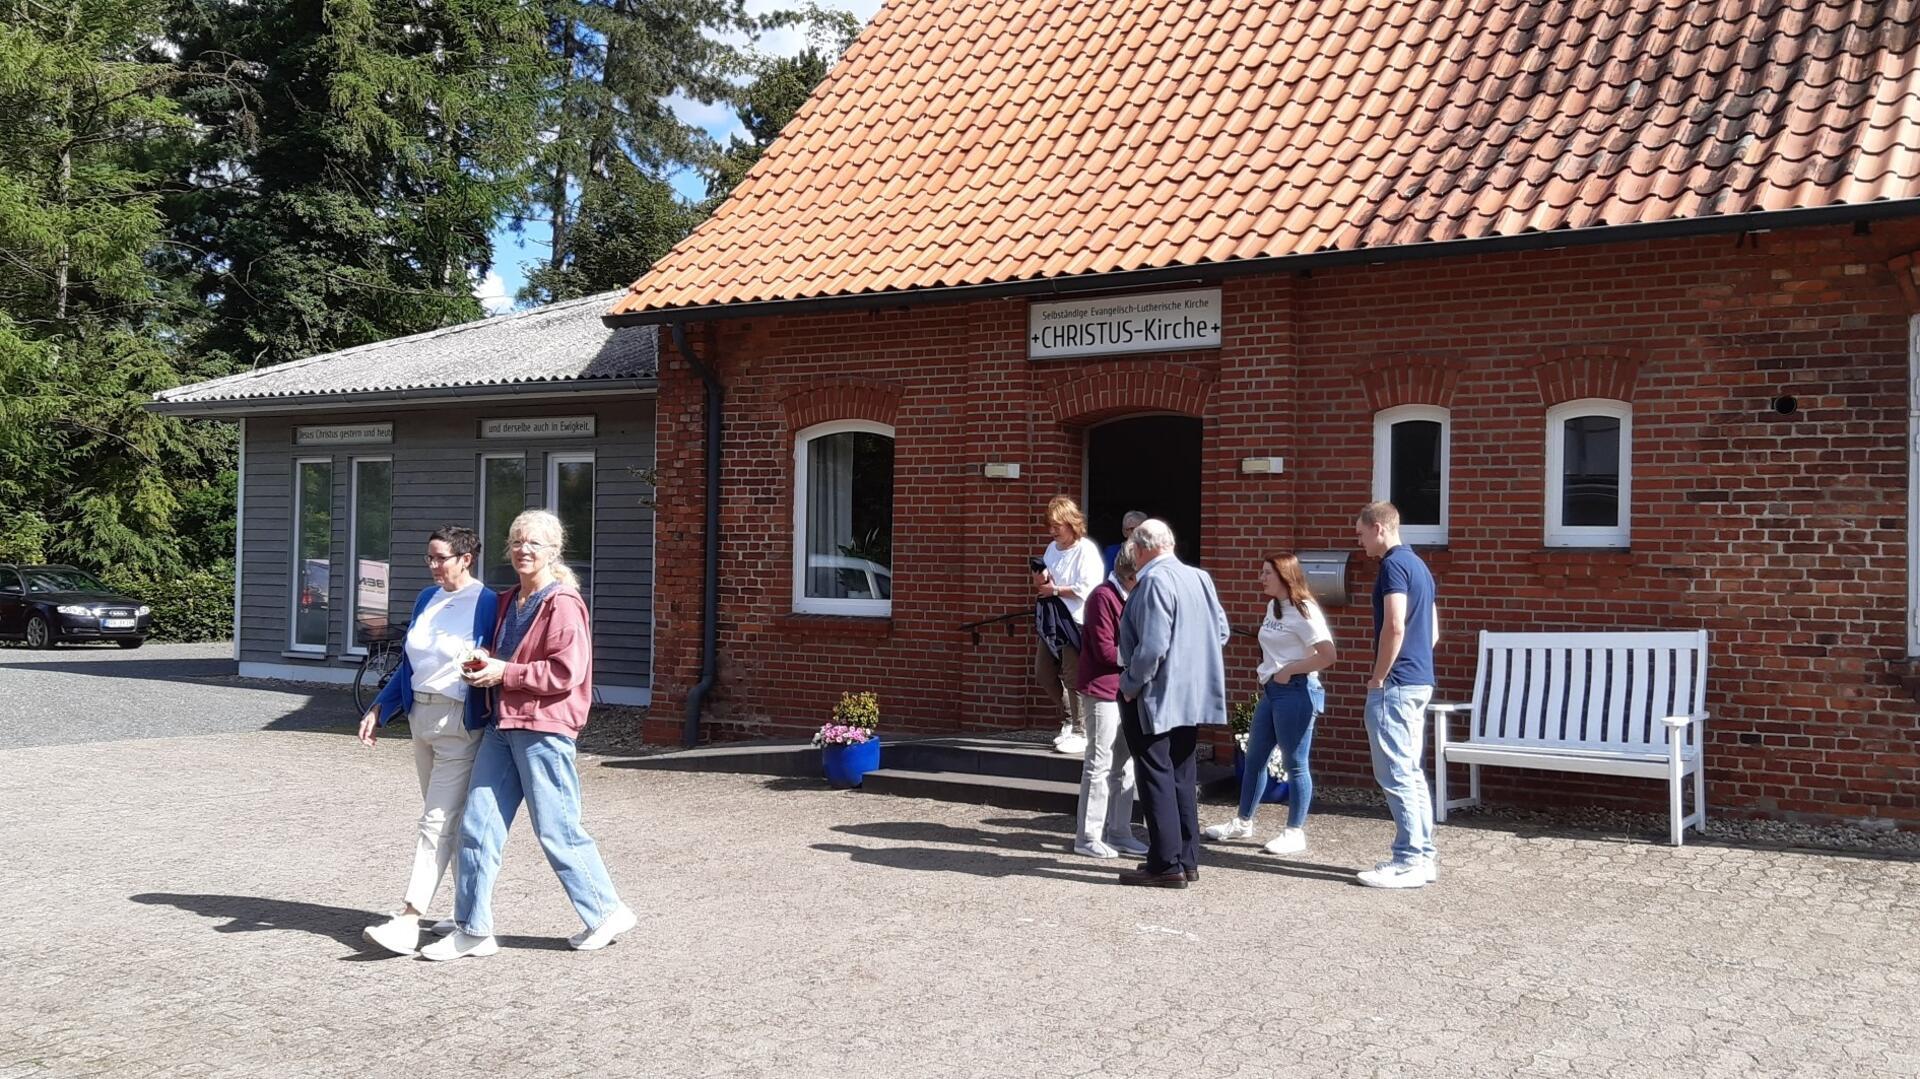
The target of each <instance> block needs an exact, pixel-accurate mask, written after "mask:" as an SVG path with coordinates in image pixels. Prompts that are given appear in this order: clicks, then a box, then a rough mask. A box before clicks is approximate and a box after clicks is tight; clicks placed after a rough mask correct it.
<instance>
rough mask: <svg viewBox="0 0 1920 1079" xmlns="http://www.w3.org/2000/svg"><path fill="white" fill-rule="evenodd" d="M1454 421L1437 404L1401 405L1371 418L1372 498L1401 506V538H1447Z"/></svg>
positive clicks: (1433, 541) (1438, 541)
mask: <svg viewBox="0 0 1920 1079" xmlns="http://www.w3.org/2000/svg"><path fill="white" fill-rule="evenodd" d="M1452 459H1453V423H1452V421H1451V419H1450V417H1449V415H1448V412H1447V410H1446V409H1444V408H1441V407H1439V406H1437V405H1401V406H1399V407H1397V408H1386V409H1381V410H1380V411H1379V412H1376V413H1374V417H1373V497H1374V498H1375V499H1376V500H1385V501H1388V502H1392V503H1393V505H1394V508H1395V509H1398V510H1399V511H1400V538H1401V539H1403V540H1405V541H1406V542H1408V543H1417V544H1442V543H1445V542H1447V517H1448V511H1449V503H1450V502H1451V496H1452V488H1453V476H1452V472H1453V468H1452V465H1451V461H1452Z"/></svg>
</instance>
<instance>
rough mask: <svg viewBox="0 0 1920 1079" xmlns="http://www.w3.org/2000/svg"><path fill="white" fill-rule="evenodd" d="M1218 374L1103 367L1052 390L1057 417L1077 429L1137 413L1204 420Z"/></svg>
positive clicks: (1172, 367)
mask: <svg viewBox="0 0 1920 1079" xmlns="http://www.w3.org/2000/svg"><path fill="white" fill-rule="evenodd" d="M1215 377H1216V376H1215V375H1214V374H1213V373H1212V372H1210V371H1201V370H1196V369H1194V368H1191V367H1182V366H1180V365H1178V364H1172V363H1155V362H1145V363H1126V362H1118V363H1112V364H1102V365H1100V366H1099V367H1098V368H1096V369H1094V370H1091V371H1088V372H1086V373H1085V374H1082V375H1079V376H1078V377H1075V378H1069V379H1067V380H1066V381H1065V382H1056V383H1054V384H1053V385H1052V386H1051V387H1050V388H1049V391H1048V392H1049V396H1050V397H1051V399H1052V402H1051V403H1052V411H1053V419H1054V420H1055V421H1056V422H1058V423H1062V424H1069V425H1072V426H1076V427H1084V426H1089V425H1091V424H1095V423H1098V422H1100V421H1101V420H1106V419H1112V418H1114V417H1116V416H1125V415H1128V414H1130V413H1136V412H1177V413H1179V414H1180V415H1183V416H1194V417H1201V416H1205V415H1206V412H1207V402H1208V401H1209V400H1210V399H1211V398H1212V396H1213V383H1214V379H1215Z"/></svg>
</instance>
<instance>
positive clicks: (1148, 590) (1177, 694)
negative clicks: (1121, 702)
mask: <svg viewBox="0 0 1920 1079" xmlns="http://www.w3.org/2000/svg"><path fill="white" fill-rule="evenodd" d="M1231 635H1232V630H1231V628H1230V627H1229V626H1228V624H1227V612H1226V611H1225V610H1224V609H1222V608H1221V606H1220V596H1219V593H1217V592H1215V591H1214V587H1213V578H1212V577H1209V576H1207V574H1206V572H1205V571H1204V570H1198V569H1195V568H1193V567H1192V566H1189V565H1186V564H1185V563H1183V562H1181V561H1179V560H1178V559H1176V558H1174V557H1172V556H1167V557H1165V558H1160V559H1156V560H1154V561H1153V562H1150V563H1148V564H1147V566H1146V568H1145V569H1144V570H1143V571H1142V572H1141V574H1140V579H1139V581H1138V582H1136V583H1135V585H1134V589H1133V593H1132V594H1131V595H1129V596H1128V597H1127V605H1126V608H1125V610H1124V611H1122V613H1121V615H1120V642H1119V643H1120V664H1121V670H1120V695H1121V696H1123V697H1130V698H1136V702H1137V704H1138V706H1139V709H1140V726H1141V728H1142V729H1144V730H1145V731H1146V732H1147V733H1148V734H1165V733H1166V732H1168V731H1170V730H1173V729H1174V728H1175V727H1195V726H1206V725H1211V724H1223V723H1225V722H1226V721H1227V669H1226V657H1225V656H1224V654H1223V653H1222V652H1221V649H1222V648H1223V647H1224V646H1225V645H1226V643H1227V639H1228V638H1229V637H1230V636H1231Z"/></svg>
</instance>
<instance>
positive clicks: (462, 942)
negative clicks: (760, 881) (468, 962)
mask: <svg viewBox="0 0 1920 1079" xmlns="http://www.w3.org/2000/svg"><path fill="white" fill-rule="evenodd" d="M499 950H500V942H499V941H497V940H494V939H493V937H492V936H491V935H488V936H484V937H476V936H474V935H472V934H471V933H467V932H465V931H463V930H459V929H456V930H454V931H453V932H452V933H449V934H448V935H446V936H444V937H441V938H440V939H439V940H436V941H434V942H433V943H432V944H429V945H427V946H426V947H424V948H422V949H420V958H422V959H431V960H433V961H434V962H436V963H444V962H446V961H447V960H449V959H465V958H466V957H467V956H470V955H471V956H473V957H475V958H481V957H484V956H489V955H492V954H493V953H495V952H497V951H499Z"/></svg>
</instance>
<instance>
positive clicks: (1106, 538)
mask: <svg viewBox="0 0 1920 1079" xmlns="http://www.w3.org/2000/svg"><path fill="white" fill-rule="evenodd" d="M1128 510H1141V511H1143V512H1145V513H1147V514H1148V515H1150V516H1153V517H1158V518H1160V519H1161V520H1163V521H1165V522H1167V524H1169V525H1171V526H1172V527H1173V536H1174V540H1175V541H1176V544H1177V546H1176V552H1177V553H1178V554H1179V555H1180V560H1181V561H1182V562H1186V563H1189V564H1192V565H1196V566H1197V565H1200V564H1201V557H1200V552H1201V542H1200V541H1201V536H1200V421H1199V420H1196V419H1193V418H1191V417H1188V416H1136V417H1133V418H1131V419H1124V420H1114V421H1113V422H1111V423H1103V424H1101V425H1100V426H1098V427H1095V428H1093V429H1092V430H1090V431H1088V432H1087V527H1088V529H1089V530H1090V531H1091V534H1092V535H1093V538H1094V540H1095V541H1097V542H1098V543H1099V544H1100V546H1102V547H1105V546H1106V545H1107V544H1109V543H1117V542H1119V541H1120V539H1121V538H1122V537H1121V535H1120V518H1122V517H1124V516H1125V515H1126V513H1127V511H1128Z"/></svg>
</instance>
